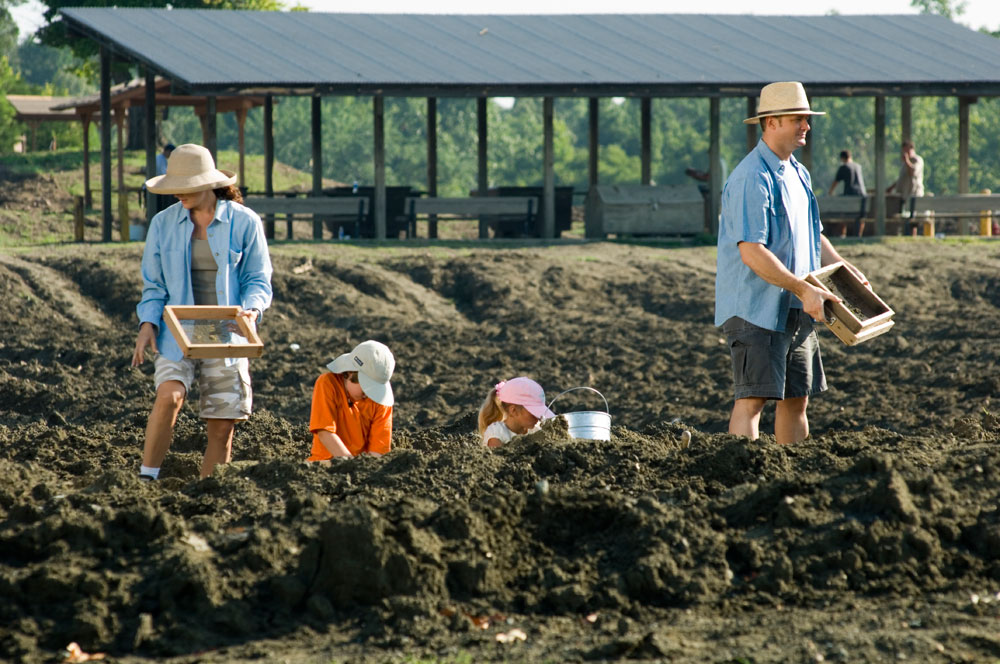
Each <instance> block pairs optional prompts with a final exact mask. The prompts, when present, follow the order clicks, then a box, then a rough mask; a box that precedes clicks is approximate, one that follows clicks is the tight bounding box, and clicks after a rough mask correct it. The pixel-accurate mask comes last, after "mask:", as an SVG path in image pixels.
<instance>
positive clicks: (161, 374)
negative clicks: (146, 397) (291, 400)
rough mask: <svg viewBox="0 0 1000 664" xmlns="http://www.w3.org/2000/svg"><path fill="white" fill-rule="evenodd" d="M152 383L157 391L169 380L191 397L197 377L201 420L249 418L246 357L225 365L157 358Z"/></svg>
mask: <svg viewBox="0 0 1000 664" xmlns="http://www.w3.org/2000/svg"><path fill="white" fill-rule="evenodd" d="M154 366H155V367H156V373H155V374H154V377H153V381H154V383H155V385H156V387H157V388H159V387H160V385H162V384H163V383H165V382H167V381H168V380H176V381H180V382H181V383H183V385H184V390H185V391H186V392H187V393H189V394H190V392H191V384H192V383H193V382H194V379H195V376H196V375H197V377H198V412H199V416H200V417H201V418H202V419H204V420H245V419H247V418H248V417H250V410H251V406H252V405H253V390H252V389H251V388H250V362H249V360H247V358H245V357H241V358H239V359H238V360H237V361H236V362H235V363H233V364H231V365H229V366H226V360H225V359H224V358H215V357H213V358H207V359H202V360H192V359H189V358H186V357H185V358H182V359H181V360H180V361H178V362H175V361H173V360H168V359H167V358H165V357H163V356H162V355H158V356H157V357H156V360H155V361H154Z"/></svg>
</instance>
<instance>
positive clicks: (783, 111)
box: [743, 81, 826, 124]
mask: <svg viewBox="0 0 1000 664" xmlns="http://www.w3.org/2000/svg"><path fill="white" fill-rule="evenodd" d="M772 115H826V113H824V112H821V111H811V110H809V98H808V97H806V89H805V88H803V87H802V84H801V83H799V82H798V81H783V82H781V83H771V84H770V85H765V86H764V87H763V88H761V91H760V101H759V102H758V103H757V115H755V116H753V117H752V118H747V119H746V120H744V121H743V124H753V123H754V122H757V121H759V120H760V119H761V118H766V117H770V116H772Z"/></svg>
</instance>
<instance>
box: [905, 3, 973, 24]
mask: <svg viewBox="0 0 1000 664" xmlns="http://www.w3.org/2000/svg"><path fill="white" fill-rule="evenodd" d="M965 5H966V2H965V0H910V6H911V7H913V8H914V9H919V10H920V13H921V14H940V15H941V16H946V17H948V18H950V19H951V20H955V19H956V18H958V17H959V16H961V15H962V14H964V13H965Z"/></svg>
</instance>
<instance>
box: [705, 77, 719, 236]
mask: <svg viewBox="0 0 1000 664" xmlns="http://www.w3.org/2000/svg"><path fill="white" fill-rule="evenodd" d="M720 107H721V100H720V99H719V98H718V97H711V98H709V100H708V118H709V123H708V124H709V131H708V133H709V137H708V140H709V143H708V181H709V183H708V228H706V229H705V230H706V231H707V232H708V233H710V234H712V235H715V234H717V233H718V232H719V211H720V205H721V200H722V198H721V197H722V152H721V144H722V139H721V132H720V130H719V115H720Z"/></svg>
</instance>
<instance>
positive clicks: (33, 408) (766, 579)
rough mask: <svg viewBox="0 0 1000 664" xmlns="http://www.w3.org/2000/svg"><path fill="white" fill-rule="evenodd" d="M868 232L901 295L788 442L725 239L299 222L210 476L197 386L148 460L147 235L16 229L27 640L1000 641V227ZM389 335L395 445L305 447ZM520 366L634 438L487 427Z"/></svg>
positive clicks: (261, 649) (502, 654)
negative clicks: (738, 308)
mask: <svg viewBox="0 0 1000 664" xmlns="http://www.w3.org/2000/svg"><path fill="white" fill-rule="evenodd" d="M841 249H842V252H843V253H844V254H845V255H846V256H848V257H849V258H851V259H852V260H853V261H855V262H856V263H857V264H858V265H859V266H860V267H861V268H862V269H863V270H864V271H865V272H866V273H867V274H868V275H869V276H870V277H871V280H872V282H873V284H874V287H875V289H876V291H877V292H878V293H879V294H880V295H881V296H882V297H883V298H884V299H885V300H886V301H887V302H888V303H889V304H890V305H891V306H892V307H893V309H894V310H895V311H896V314H895V320H896V326H895V327H894V328H893V330H892V331H891V332H889V333H888V334H886V335H883V336H881V337H878V338H877V339H874V340H872V341H869V342H866V343H864V344H861V345H859V346H855V347H847V346H845V345H843V344H841V343H840V342H839V341H838V340H837V339H836V338H835V337H833V336H832V335H831V334H830V333H829V332H827V331H825V330H824V331H821V333H820V334H821V338H822V344H823V353H824V360H825V363H826V366H827V371H828V378H829V383H830V386H831V387H830V390H829V391H828V392H827V393H826V394H824V395H822V396H819V397H817V398H815V399H814V400H813V403H812V405H811V407H810V415H811V424H812V427H813V437H812V438H811V439H809V440H808V441H806V442H804V443H802V444H799V445H795V446H792V447H787V448H783V447H778V446H777V445H776V444H775V443H774V440H773V438H772V437H770V436H767V435H765V436H764V437H763V438H762V439H761V440H760V441H758V442H749V441H747V440H744V439H739V438H736V437H732V436H729V435H727V434H725V433H724V431H725V427H726V420H727V418H728V411H729V407H730V385H729V380H730V379H729V360H728V352H727V350H726V348H725V346H724V345H723V344H722V343H721V340H720V337H719V332H718V330H717V329H716V328H715V327H714V326H713V324H712V309H713V287H714V283H713V281H714V248H712V247H669V246H666V245H640V244H626V243H579V242H573V243H565V242H564V243H557V244H551V245H548V244H541V243H529V242H523V243H516V242H505V243H498V244H479V243H470V244H460V245H442V244H436V245H430V244H426V245H425V244H413V243H393V244H389V245H385V246H383V247H379V248H376V247H374V246H372V245H363V246H359V245H353V244H349V243H348V244H335V243H326V244H313V243H302V244H297V243H275V244H274V245H273V246H272V256H273V260H274V264H275V275H274V287H275V302H274V306H273V307H272V309H271V310H270V311H268V312H267V314H266V315H265V319H264V321H263V324H262V326H261V328H260V333H261V336H262V337H263V339H264V342H265V348H266V350H265V355H264V357H262V358H261V359H259V360H255V361H254V362H253V364H252V373H253V380H254V389H255V413H254V415H253V417H252V418H251V419H250V420H249V421H248V422H247V423H245V424H243V425H241V426H240V427H238V429H237V434H236V442H235V453H234V456H235V460H234V463H232V464H230V465H229V466H226V467H223V468H220V469H219V470H218V471H217V472H216V474H215V475H213V476H212V477H211V478H208V479H205V480H199V479H198V464H199V461H200V457H201V452H202V450H203V448H204V427H203V425H202V424H201V422H200V421H199V420H198V419H197V413H196V412H195V410H193V409H191V408H190V407H187V406H186V407H185V409H184V412H183V413H182V416H181V418H180V421H179V423H178V426H177V431H176V436H175V442H174V447H173V449H172V451H171V453H170V455H169V456H168V458H167V461H166V463H165V465H164V469H163V479H162V480H161V481H159V482H156V483H151V484H145V483H140V482H139V481H138V479H137V477H136V470H137V467H138V463H139V454H140V450H141V445H142V439H143V433H144V426H145V421H146V417H147V415H148V412H149V407H150V405H151V403H152V377H151V367H150V366H149V364H148V363H147V365H145V366H144V367H143V368H141V369H138V370H136V369H131V368H130V366H129V358H130V355H131V349H132V346H133V344H134V334H135V331H136V329H135V314H134V308H135V304H136V302H137V300H138V297H139V292H140V283H139V276H138V261H139V256H140V252H141V245H139V244H137V243H132V244H128V245H113V246H105V245H95V244H85V245H70V244H63V245H53V246H45V247H42V246H34V247H30V246H29V247H19V248H8V249H4V250H0V300H2V302H3V303H4V306H3V310H2V312H0V478H2V479H0V659H2V660H5V661H23V662H46V661H59V660H60V659H61V658H62V655H61V651H62V649H63V648H65V647H66V646H67V644H69V643H70V642H77V643H79V644H80V646H81V647H82V648H83V649H84V650H85V651H87V652H91V653H93V652H103V653H107V654H108V656H109V658H111V659H112V660H113V661H118V662H129V663H136V662H141V661H147V660H149V659H153V658H155V659H157V660H158V661H167V662H175V663H176V662H231V661H246V660H260V661H285V662H331V661H332V662H346V661H351V662H358V661H364V662H479V661H497V662H500V661H504V662H565V661H591V660H596V661H602V660H603V661H609V660H635V661H671V662H691V663H694V662H699V663H702V662H757V663H763V662H805V661H810V662H814V661H844V662H847V661H850V662H873V661H890V660H908V661H920V662H984V661H985V662H991V661H996V660H1000V631H998V625H1000V622H998V619H1000V513H998V511H997V502H998V493H1000V489H998V487H1000V482H998V479H1000V451H998V447H997V442H998V440H1000V417H998V416H997V415H995V414H994V410H995V406H994V405H993V404H992V401H991V400H992V399H993V398H994V396H995V395H996V394H997V392H998V388H1000V372H998V367H997V357H998V353H997V350H996V343H997V329H1000V288H998V286H1000V283H998V282H1000V277H998V275H1000V252H998V245H996V244H994V243H991V242H980V243H966V244H962V243H954V242H942V241H937V240H929V241H924V240H919V241H898V242H885V243H879V242H867V241H866V242H865V243H853V244H844V245H841ZM366 338H376V339H379V340H381V341H384V342H385V343H387V344H388V345H389V346H390V347H391V348H392V349H393V351H394V352H395V354H396V358H397V369H396V374H395V376H394V380H393V384H394V387H395V390H396V394H397V399H398V402H399V403H398V407H397V409H396V435H395V438H394V450H393V452H392V453H391V454H389V455H387V456H385V457H383V458H358V459H352V460H348V461H343V462H340V463H335V464H333V465H329V466H319V465H307V464H305V463H304V462H303V460H304V459H305V457H306V455H307V454H308V449H309V444H310V443H309V441H310V436H309V433H308V430H307V422H308V412H309V400H310V394H311V389H312V383H313V381H314V380H315V378H316V376H317V375H318V374H319V372H320V370H321V369H322V367H323V365H324V364H325V363H326V362H328V361H329V360H330V359H331V358H333V357H334V356H336V355H337V354H339V353H341V352H344V351H346V350H348V349H349V348H350V347H351V346H353V345H354V344H355V343H357V342H359V341H362V340H364V339H366ZM293 344H294V345H295V347H296V348H297V350H293ZM519 374H528V375H531V376H532V377H534V378H536V379H537V380H538V381H539V382H541V383H542V384H543V385H544V386H545V388H546V390H547V391H548V393H549V395H550V397H552V396H555V395H556V394H558V393H559V392H561V391H562V390H564V389H567V388H570V387H574V386H581V385H584V386H592V387H594V388H596V389H598V390H600V391H601V392H602V393H603V394H604V395H605V396H606V398H607V400H608V404H609V409H610V412H611V415H612V423H613V431H612V434H613V435H612V439H611V440H610V441H607V442H597V441H587V440H578V439H573V438H570V437H569V436H568V435H567V431H566V429H565V425H564V424H562V421H561V420H558V421H555V422H554V423H553V424H552V425H550V426H547V427H546V428H544V429H543V431H541V432H540V433H537V434H533V435H531V436H527V437H524V438H521V439H517V440H515V441H513V442H512V443H510V444H509V445H507V446H505V447H503V448H501V449H499V450H496V451H490V450H487V449H484V448H482V447H480V446H478V444H477V440H476V437H475V435H474V434H473V429H474V426H475V425H474V416H475V412H476V409H477V407H478V405H479V403H480V402H481V400H482V398H483V396H484V395H485V393H486V391H487V390H488V389H489V387H490V386H491V385H492V384H493V383H495V382H496V381H497V380H499V379H502V378H509V377H512V376H515V375H519ZM602 406H603V403H601V402H600V400H599V399H598V400H597V403H595V402H594V400H593V397H592V395H588V394H587V393H585V392H576V393H572V394H570V395H566V396H565V397H563V398H561V399H560V400H559V402H557V406H556V410H559V411H561V412H568V411H574V410H579V409H597V408H600V407H602ZM772 412H773V411H769V412H768V414H767V416H766V418H765V422H764V428H765V430H769V429H770V426H771V424H772V421H771V413H772ZM685 430H687V431H690V432H691V433H692V437H691V441H690V444H689V445H685V444H684V442H683V439H682V432H683V431H685Z"/></svg>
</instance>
